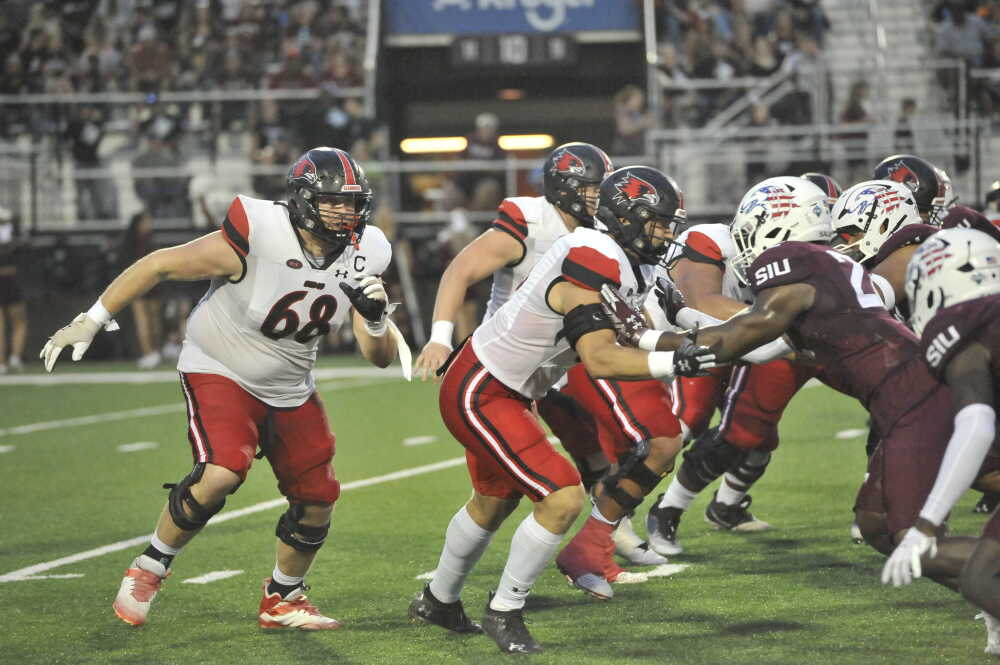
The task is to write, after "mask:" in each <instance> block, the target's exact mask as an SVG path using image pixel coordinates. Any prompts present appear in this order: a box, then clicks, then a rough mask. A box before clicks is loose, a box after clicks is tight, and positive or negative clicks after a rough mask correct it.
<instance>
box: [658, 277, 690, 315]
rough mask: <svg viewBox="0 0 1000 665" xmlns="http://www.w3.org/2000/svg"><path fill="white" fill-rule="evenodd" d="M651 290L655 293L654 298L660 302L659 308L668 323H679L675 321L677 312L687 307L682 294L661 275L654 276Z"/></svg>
mask: <svg viewBox="0 0 1000 665" xmlns="http://www.w3.org/2000/svg"><path fill="white" fill-rule="evenodd" d="M653 292H654V293H655V294H656V300H657V301H658V302H659V303H660V309H662V310H663V313H664V314H666V316H667V321H669V322H670V325H674V326H676V325H679V324H678V323H677V313H678V312H679V311H681V309H683V308H685V307H687V303H686V302H685V301H684V294H683V293H681V292H680V291H679V290H678V289H677V287H676V286H674V285H673V284H671V283H670V281H669V280H666V279H664V278H662V277H657V278H656V286H655V287H654V290H653Z"/></svg>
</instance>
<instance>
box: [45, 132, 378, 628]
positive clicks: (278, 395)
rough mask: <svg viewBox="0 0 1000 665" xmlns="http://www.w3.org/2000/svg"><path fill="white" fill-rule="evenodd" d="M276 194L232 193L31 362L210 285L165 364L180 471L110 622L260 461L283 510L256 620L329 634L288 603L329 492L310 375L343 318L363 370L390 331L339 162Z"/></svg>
mask: <svg viewBox="0 0 1000 665" xmlns="http://www.w3.org/2000/svg"><path fill="white" fill-rule="evenodd" d="M287 193H288V200H287V201H266V200H260V199H254V198H250V197H248V196H242V195H240V196H237V197H236V198H235V199H234V200H233V202H232V204H231V205H230V206H229V211H228V212H227V214H226V218H225V220H224V221H223V222H222V229H221V230H219V231H215V232H213V233H210V234H208V235H206V236H203V237H201V238H198V239H196V240H193V241H191V242H189V243H187V244H185V245H180V246H177V247H170V248H167V249H161V250H158V251H156V252H153V253H152V254H149V255H147V256H145V257H143V258H141V259H139V260H138V261H137V262H136V263H134V264H133V265H132V266H131V267H129V268H128V269H127V270H125V272H123V273H122V274H121V275H119V276H118V277H117V278H115V280H114V281H113V282H112V283H111V285H110V286H108V288H107V289H106V290H105V291H104V293H103V294H102V295H101V296H100V298H99V299H98V300H97V302H96V303H94V306H93V307H91V308H90V310H89V311H87V312H85V313H82V314H80V315H78V316H77V317H76V318H75V319H73V321H72V323H70V324H69V325H67V326H66V327H64V328H62V329H60V330H59V331H57V332H56V333H55V334H54V335H53V336H52V337H51V338H50V339H49V341H48V343H47V344H46V345H45V348H43V349H42V353H41V357H42V358H43V359H44V361H45V368H46V370H48V371H52V368H53V367H54V366H55V363H56V360H57V359H58V357H59V353H60V352H61V351H62V349H63V348H64V347H66V346H72V347H73V360H74V361H75V360H80V359H81V358H82V357H83V355H84V353H85V352H86V351H87V348H88V347H89V346H90V344H91V342H92V341H93V339H94V336H95V335H96V334H97V333H98V331H100V330H101V328H105V329H112V327H113V323H114V322H113V319H112V316H113V315H114V314H116V313H117V312H120V311H121V310H122V309H123V308H124V307H126V306H127V305H128V304H129V303H130V302H132V301H133V300H134V299H136V298H138V297H140V296H141V295H142V294H143V293H145V292H147V291H149V289H151V288H153V286H155V285H156V284H158V283H159V282H161V281H164V280H201V279H211V280H212V281H211V286H210V287H209V290H208V292H207V293H206V294H205V295H204V297H203V298H202V299H201V302H200V303H199V304H198V306H197V307H196V308H195V309H194V310H193V311H192V312H191V315H190V317H189V319H188V322H187V333H186V336H185V339H184V346H183V350H182V351H181V354H180V358H179V359H178V361H177V369H178V370H179V371H180V376H181V389H182V391H183V393H184V398H185V400H186V401H187V419H188V440H189V441H190V443H191V453H192V457H193V458H194V468H193V469H192V470H191V472H190V473H189V474H187V475H186V476H185V477H184V478H183V479H181V480H180V481H179V482H177V483H176V484H171V485H168V486H165V487H169V488H170V494H169V497H168V500H167V505H166V506H165V507H164V509H163V511H162V513H161V515H160V519H159V522H158V523H157V525H156V529H155V531H154V533H153V536H152V538H151V540H150V544H149V546H148V547H147V548H146V549H145V550H144V551H143V552H142V553H141V554H139V556H137V557H136V558H135V559H134V560H133V561H132V563H131V564H130V565H129V567H128V569H127V570H126V571H125V576H124V578H123V579H122V582H121V586H120V588H119V590H118V595H117V596H116V598H115V601H114V605H113V607H114V610H115V613H116V614H117V615H118V617H119V618H121V619H122V620H123V621H125V622H126V623H129V624H132V625H135V626H141V625H142V624H144V623H145V622H146V619H147V615H148V613H149V608H150V604H151V603H152V601H153V599H154V598H155V597H156V594H157V591H158V590H159V589H160V585H161V584H162V582H163V580H164V579H165V578H166V577H167V576H168V575H169V574H170V565H171V563H172V561H173V559H174V557H175V556H176V555H177V554H178V553H179V552H180V550H181V548H183V547H184V546H185V545H186V544H187V543H188V542H189V541H190V540H191V539H192V538H193V537H194V536H195V535H197V534H198V532H200V531H201V529H202V528H203V527H204V526H205V524H206V523H207V522H208V520H209V519H210V518H211V517H212V516H213V515H215V514H216V513H218V512H219V511H220V510H221V509H222V507H223V506H224V505H225V503H226V497H227V496H228V495H230V494H232V493H233V492H235V491H236V490H237V489H238V488H239V486H240V485H241V483H242V482H243V481H244V479H245V478H246V476H247V472H248V471H249V470H250V465H251V463H252V462H253V460H254V457H255V454H256V456H257V457H266V458H267V460H268V462H269V463H270V465H271V468H272V469H273V471H274V474H275V476H276V477H277V479H278V488H279V490H280V491H281V493H282V494H283V495H284V496H285V497H286V498H287V499H288V504H289V506H288V510H286V511H285V512H284V514H282V515H281V517H280V518H279V519H278V524H277V530H276V535H277V550H276V552H277V560H276V563H275V566H274V570H273V572H272V575H271V577H270V578H268V579H266V580H264V589H263V597H262V598H261V601H260V608H259V611H258V622H259V624H260V626H262V627H264V628H299V629H303V630H329V629H334V628H339V627H340V622H339V621H337V620H336V619H332V618H330V617H327V616H325V615H324V614H322V613H321V612H320V611H319V610H317V609H316V607H315V606H314V605H313V604H312V603H311V602H309V600H308V598H307V597H306V596H305V594H304V591H305V584H304V582H303V580H304V577H305V575H306V573H307V572H308V570H309V567H310V564H311V563H312V561H313V559H314V558H315V556H316V552H317V551H318V550H319V549H320V547H322V546H323V542H324V541H325V540H326V537H327V533H328V531H329V529H330V518H331V515H332V513H333V506H334V503H335V502H336V501H337V498H338V496H339V495H340V483H339V482H338V481H337V478H336V476H335V474H334V469H333V466H332V465H331V463H330V462H331V460H332V458H333V454H334V436H333V434H332V433H331V432H330V426H329V424H328V422H327V419H326V413H325V410H324V406H323V403H322V401H321V400H320V398H319V395H318V394H317V392H316V387H315V382H314V380H313V376H312V368H313V365H314V364H315V361H316V352H317V347H318V345H319V340H320V338H322V337H323V336H325V335H326V334H328V333H329V332H331V331H333V330H336V329H337V328H339V327H340V326H342V325H343V324H345V323H347V322H349V321H350V323H351V325H352V327H353V330H354V335H355V337H356V338H357V340H358V344H359V346H360V348H361V353H362V354H363V355H364V356H365V358H366V359H368V361H369V362H371V363H372V364H374V365H377V366H379V367H386V366H388V365H389V363H391V362H392V359H393V358H394V356H395V353H396V348H397V347H396V343H395V341H394V339H395V338H396V335H397V333H396V332H395V329H394V326H393V325H392V323H391V321H389V320H388V318H387V317H388V314H389V313H390V312H389V308H388V302H387V296H386V292H385V289H384V287H383V285H382V280H381V279H380V278H379V275H381V274H382V272H383V271H385V269H386V268H387V267H388V265H389V260H390V258H391V248H390V246H389V243H388V241H387V240H386V238H385V236H384V235H383V234H382V232H381V231H380V230H379V229H378V228H376V227H374V226H370V225H369V224H368V221H369V218H370V216H371V210H372V189H371V187H370V186H369V184H368V180H367V178H366V177H365V174H364V171H363V170H362V169H361V167H360V166H359V165H358V163H357V162H355V161H354V159H353V158H352V157H351V156H350V155H349V154H348V153H347V152H345V151H343V150H339V149H337V148H326V147H323V148H314V149H312V150H310V151H308V152H306V153H305V154H304V155H302V156H301V157H300V158H299V159H298V160H297V161H296V162H295V163H294V164H293V165H292V167H291V169H290V170H289V172H288V178H287ZM390 333H391V334H390ZM258 448H259V449H260V453H258V452H257V451H258Z"/></svg>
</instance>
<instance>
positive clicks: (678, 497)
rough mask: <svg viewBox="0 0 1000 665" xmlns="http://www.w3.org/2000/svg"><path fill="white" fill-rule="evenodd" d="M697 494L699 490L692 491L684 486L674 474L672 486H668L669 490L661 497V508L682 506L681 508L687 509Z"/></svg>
mask: <svg viewBox="0 0 1000 665" xmlns="http://www.w3.org/2000/svg"><path fill="white" fill-rule="evenodd" d="M696 496H698V493H697V492H692V491H691V490H689V489H688V488H686V487H684V485H682V484H681V481H680V480H678V479H677V476H674V477H673V478H672V479H671V480H670V486H669V487H667V491H666V492H664V493H663V498H662V499H660V508H680V509H681V510H687V509H688V507H689V506H690V505H691V502H692V501H694V498H695V497H696Z"/></svg>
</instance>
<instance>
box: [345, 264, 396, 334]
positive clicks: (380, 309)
mask: <svg viewBox="0 0 1000 665" xmlns="http://www.w3.org/2000/svg"><path fill="white" fill-rule="evenodd" d="M340 290H341V291H343V292H344V293H345V294H346V295H347V298H348V300H350V301H351V305H352V306H353V307H354V310H355V311H356V312H357V313H358V314H360V315H361V316H363V317H364V319H365V320H366V321H370V322H371V323H383V322H384V320H385V308H386V305H387V304H388V302H389V298H388V296H387V295H386V292H385V286H383V284H382V280H381V279H379V278H378V277H375V276H374V275H369V276H368V277H365V278H364V279H362V280H361V283H360V284H359V285H358V286H356V287H354V286H351V285H350V284H348V283H347V282H341V283H340Z"/></svg>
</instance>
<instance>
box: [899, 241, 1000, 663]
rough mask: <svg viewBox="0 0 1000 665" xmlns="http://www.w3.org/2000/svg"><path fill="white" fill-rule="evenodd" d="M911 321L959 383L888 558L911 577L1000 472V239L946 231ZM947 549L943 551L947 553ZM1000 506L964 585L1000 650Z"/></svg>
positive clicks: (919, 274)
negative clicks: (999, 442)
mask: <svg viewBox="0 0 1000 665" xmlns="http://www.w3.org/2000/svg"><path fill="white" fill-rule="evenodd" d="M906 291H907V293H908V295H909V300H910V302H911V303H912V309H913V316H912V318H911V322H912V324H913V328H914V330H915V331H916V332H917V334H918V335H920V336H921V338H920V344H921V349H922V351H923V359H924V362H925V363H926V364H927V367H928V368H929V370H930V371H931V373H932V374H933V375H934V376H935V377H937V378H938V379H939V380H941V381H943V382H944V383H946V384H947V385H948V386H949V387H950V388H951V395H952V402H953V404H954V431H953V432H952V435H951V439H950V441H949V442H948V447H947V452H946V453H945V455H944V459H943V460H942V462H941V467H940V470H938V472H937V478H936V479H935V481H934V486H933V489H932V490H931V492H930V495H929V496H928V497H927V499H926V501H925V502H924V504H923V507H922V508H921V509H920V516H919V519H917V521H916V523H915V524H914V525H913V526H912V527H910V529H909V530H908V531H907V532H906V535H905V536H904V537H903V539H902V541H900V543H899V544H898V546H897V547H896V549H895V551H894V552H893V553H892V556H891V557H890V558H889V560H888V561H887V562H886V565H885V568H884V569H883V572H882V582H883V583H886V584H888V583H889V582H892V583H893V584H895V585H896V586H900V585H903V584H909V583H910V582H911V581H912V580H913V578H914V577H920V575H921V573H922V566H921V562H922V561H927V560H928V559H929V560H934V558H935V556H936V554H937V553H938V548H937V534H938V533H939V532H940V530H941V528H942V525H943V524H944V521H945V520H946V519H947V516H948V513H949V512H950V511H951V509H952V508H953V507H954V506H955V503H956V502H957V501H958V499H959V498H960V497H961V496H962V494H963V493H964V492H965V491H966V490H967V489H968V488H969V487H970V486H971V485H972V484H973V482H974V481H976V480H977V479H979V478H981V477H982V476H983V475H984V474H985V473H992V474H993V475H994V478H995V476H996V474H997V473H998V472H1000V456H998V455H997V454H996V452H995V450H993V448H992V446H993V444H994V438H995V436H996V403H997V396H998V394H1000V393H998V391H997V386H998V383H997V382H998V380H1000V369H998V367H1000V365H998V361H1000V346H998V340H1000V243H997V241H996V240H994V239H993V238H991V237H989V236H988V235H986V234H984V233H982V232H980V231H976V230H972V229H952V230H945V231H941V232H940V233H938V234H937V235H935V236H934V237H932V238H930V239H929V240H927V241H926V242H924V243H923V245H921V247H920V249H918V250H917V251H916V253H914V255H913V258H912V259H911V260H910V264H909V270H908V274H907V279H906ZM942 554H943V553H942ZM998 574H1000V514H997V513H996V512H994V513H993V515H992V516H991V517H990V519H989V521H987V523H986V525H985V527H984V528H983V531H982V535H981V537H980V538H979V540H978V541H977V542H976V543H975V547H974V549H972V552H971V554H969V556H968V560H967V561H966V562H965V565H964V567H963V568H962V571H961V578H960V586H959V589H960V591H961V593H962V595H963V596H964V597H965V598H966V600H968V601H969V602H970V603H972V604H973V605H976V606H977V607H980V608H982V609H983V610H984V611H985V613H984V618H985V620H986V631H987V646H986V653H988V654H993V655H1000V621H998V619H997V617H1000V577H998Z"/></svg>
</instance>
